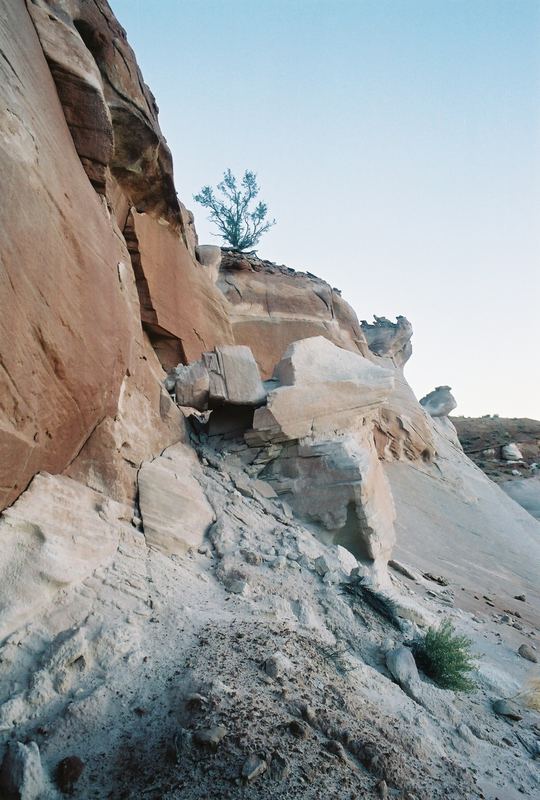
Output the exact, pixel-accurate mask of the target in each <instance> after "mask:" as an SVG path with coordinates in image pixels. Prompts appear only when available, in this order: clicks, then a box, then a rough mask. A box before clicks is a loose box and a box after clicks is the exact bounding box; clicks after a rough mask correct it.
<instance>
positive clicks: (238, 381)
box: [203, 345, 266, 406]
mask: <svg viewBox="0 0 540 800" xmlns="http://www.w3.org/2000/svg"><path fill="white" fill-rule="evenodd" d="M203 360H204V363H205V364H206V368H207V369H208V372H209V375H210V405H213V406H215V405H223V404H230V405H233V406H260V405H262V403H264V401H265V400H266V391H265V388H264V386H263V384H262V381H261V376H260V374H259V368H258V367H257V362H256V361H255V359H254V358H253V353H252V352H251V349H250V348H249V347H246V346H245V345H226V346H224V347H216V348H215V350H214V352H213V353H204V354H203Z"/></svg>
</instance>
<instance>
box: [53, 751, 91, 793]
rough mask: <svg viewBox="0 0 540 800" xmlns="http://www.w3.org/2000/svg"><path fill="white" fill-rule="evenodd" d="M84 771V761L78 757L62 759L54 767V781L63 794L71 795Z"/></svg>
mask: <svg viewBox="0 0 540 800" xmlns="http://www.w3.org/2000/svg"><path fill="white" fill-rule="evenodd" d="M83 770H84V761H82V760H81V759H80V758H79V757H78V756H68V757H67V758H63V759H62V761H60V762H59V763H58V765H57V767H56V770H55V773H54V779H55V781H56V785H57V786H58V788H59V789H60V791H61V792H62V793H63V794H73V791H74V789H75V784H76V783H77V781H78V780H79V778H80V777H81V775H82V773H83Z"/></svg>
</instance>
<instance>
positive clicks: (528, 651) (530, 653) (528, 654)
mask: <svg viewBox="0 0 540 800" xmlns="http://www.w3.org/2000/svg"><path fill="white" fill-rule="evenodd" d="M518 653H519V655H520V656H521V658H526V659H527V661H532V662H533V664H537V663H538V656H537V655H536V653H535V652H534V650H533V649H532V647H530V646H529V645H528V644H522V645H520V647H519V649H518Z"/></svg>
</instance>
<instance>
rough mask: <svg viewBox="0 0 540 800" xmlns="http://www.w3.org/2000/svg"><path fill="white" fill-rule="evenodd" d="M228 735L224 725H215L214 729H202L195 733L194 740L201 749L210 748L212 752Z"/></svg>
mask: <svg viewBox="0 0 540 800" xmlns="http://www.w3.org/2000/svg"><path fill="white" fill-rule="evenodd" d="M226 735H227V728H224V727H223V725H215V726H214V727H213V728H200V729H199V730H197V731H195V732H194V734H193V738H194V739H195V742H196V743H197V744H198V745H200V746H201V747H208V748H210V749H211V750H216V749H217V746H218V744H219V743H220V742H221V740H222V739H223V737H224V736H226Z"/></svg>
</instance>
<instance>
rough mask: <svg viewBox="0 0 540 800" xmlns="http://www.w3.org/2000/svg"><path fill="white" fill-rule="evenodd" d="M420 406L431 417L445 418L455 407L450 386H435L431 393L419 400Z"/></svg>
mask: <svg viewBox="0 0 540 800" xmlns="http://www.w3.org/2000/svg"><path fill="white" fill-rule="evenodd" d="M420 405H421V406H423V407H424V408H425V409H426V411H427V412H428V414H430V415H431V416H432V417H447V416H448V415H449V414H450V412H451V411H453V410H454V408H456V407H457V403H456V401H455V399H454V397H453V396H452V394H451V387H450V386H437V387H436V388H435V389H434V390H433V391H432V392H430V393H429V394H426V396H425V397H422V398H421V400H420Z"/></svg>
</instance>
